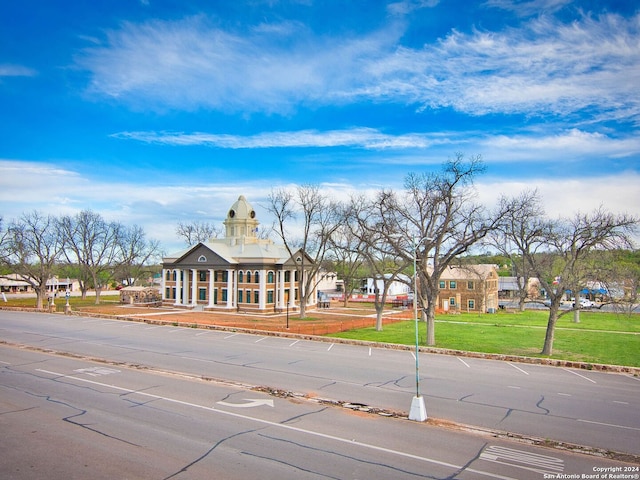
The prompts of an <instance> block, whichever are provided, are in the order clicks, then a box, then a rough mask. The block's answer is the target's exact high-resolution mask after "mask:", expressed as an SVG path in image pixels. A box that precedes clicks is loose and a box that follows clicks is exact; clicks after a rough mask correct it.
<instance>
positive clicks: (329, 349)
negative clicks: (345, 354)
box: [327, 343, 335, 352]
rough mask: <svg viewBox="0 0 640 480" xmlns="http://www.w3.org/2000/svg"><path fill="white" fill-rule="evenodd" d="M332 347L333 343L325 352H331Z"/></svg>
mask: <svg viewBox="0 0 640 480" xmlns="http://www.w3.org/2000/svg"><path fill="white" fill-rule="evenodd" d="M334 345H335V343H332V344H331V345H329V348H327V352H329V351H331V349H332V348H333V346H334Z"/></svg>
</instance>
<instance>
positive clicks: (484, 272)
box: [437, 264, 499, 313]
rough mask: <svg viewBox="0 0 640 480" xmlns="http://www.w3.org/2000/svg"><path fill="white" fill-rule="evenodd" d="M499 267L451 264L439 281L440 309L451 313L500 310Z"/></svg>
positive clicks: (438, 306)
mask: <svg viewBox="0 0 640 480" xmlns="http://www.w3.org/2000/svg"><path fill="white" fill-rule="evenodd" d="M498 279H499V277H498V271H497V267H496V266H495V265H489V264H481V265H450V266H448V267H447V269H446V270H445V271H444V272H443V273H442V275H441V276H440V280H439V285H438V287H439V294H438V300H437V302H438V305H437V308H438V309H442V310H444V311H448V312H456V313H459V312H490V313H491V312H495V311H496V310H497V308H498Z"/></svg>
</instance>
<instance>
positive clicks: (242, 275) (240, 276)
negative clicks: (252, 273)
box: [238, 271, 244, 283]
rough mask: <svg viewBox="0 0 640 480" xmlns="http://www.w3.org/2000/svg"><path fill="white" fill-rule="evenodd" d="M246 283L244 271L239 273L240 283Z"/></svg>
mask: <svg viewBox="0 0 640 480" xmlns="http://www.w3.org/2000/svg"><path fill="white" fill-rule="evenodd" d="M242 282H244V272H243V271H239V272H238V283H242Z"/></svg>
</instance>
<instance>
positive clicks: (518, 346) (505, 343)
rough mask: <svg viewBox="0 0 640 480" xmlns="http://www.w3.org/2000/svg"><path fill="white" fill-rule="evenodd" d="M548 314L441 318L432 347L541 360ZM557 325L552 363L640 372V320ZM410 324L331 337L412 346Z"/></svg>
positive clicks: (591, 319) (592, 316) (584, 318)
mask: <svg viewBox="0 0 640 480" xmlns="http://www.w3.org/2000/svg"><path fill="white" fill-rule="evenodd" d="M547 319H548V312H546V311H544V312H543V311H540V312H538V311H526V312H523V313H505V312H498V313H496V314H491V315H489V314H487V315H478V314H461V315H455V316H454V315H444V316H439V317H437V318H436V331H435V334H436V347H439V348H449V349H454V350H466V351H473V352H483V353H499V354H507V355H522V356H528V357H543V355H540V351H541V350H542V346H543V344H544V336H545V329H546V325H547ZM580 320H581V321H580V323H573V315H572V314H569V315H565V316H563V317H561V318H560V319H559V320H558V323H557V327H556V333H555V341H554V344H553V356H552V358H556V359H562V360H572V361H581V362H588V363H603V364H610V365H624V366H632V367H640V315H632V316H627V315H622V314H615V313H605V312H581V314H580ZM414 325H415V324H414V321H413V320H409V321H404V322H399V323H395V324H390V325H385V327H384V330H383V331H382V332H377V331H376V330H375V329H374V328H365V329H359V330H351V331H348V332H342V333H336V334H332V335H331V336H333V337H339V338H352V339H359V340H366V341H374V342H382V343H397V344H404V345H414V344H415V328H414ZM418 336H419V339H420V345H425V344H426V325H425V324H424V323H423V322H420V323H419V328H418Z"/></svg>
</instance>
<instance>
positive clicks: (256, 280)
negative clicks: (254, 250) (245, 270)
mask: <svg viewBox="0 0 640 480" xmlns="http://www.w3.org/2000/svg"><path fill="white" fill-rule="evenodd" d="M254 276H255V279H254V282H256V283H260V272H259V271H257V270H256V271H255V272H254Z"/></svg>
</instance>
